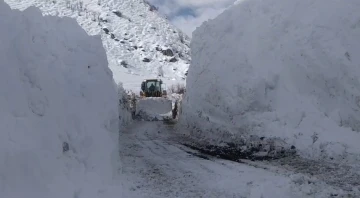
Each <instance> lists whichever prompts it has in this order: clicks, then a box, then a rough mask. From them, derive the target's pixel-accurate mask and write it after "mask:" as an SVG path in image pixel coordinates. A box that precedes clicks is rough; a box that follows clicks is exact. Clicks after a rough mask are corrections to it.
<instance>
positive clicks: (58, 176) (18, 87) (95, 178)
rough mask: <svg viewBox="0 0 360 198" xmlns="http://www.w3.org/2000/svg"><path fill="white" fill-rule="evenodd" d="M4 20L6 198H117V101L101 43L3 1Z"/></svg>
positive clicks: (0, 187) (1, 121)
mask: <svg viewBox="0 0 360 198" xmlns="http://www.w3.org/2000/svg"><path fill="white" fill-rule="evenodd" d="M0 18H1V20H0V27H1V28H0V35H1V36H0V43H1V45H0V71H1V72H0V109H1V110H0V126H1V128H0V131H1V133H0V197H8V198H11V197H38V198H49V197H53V198H56V197H59V198H60V197H61V198H63V197H79V198H80V197H86V198H90V197H96V198H97V197H111V196H109V194H108V193H110V192H112V193H117V194H119V193H120V192H121V187H119V186H117V187H116V188H111V183H112V177H113V175H114V171H116V169H117V168H118V163H119V157H118V124H119V122H118V117H119V113H118V111H117V108H118V99H117V97H118V96H117V91H116V85H115V83H114V82H113V79H112V73H111V71H110V70H109V68H108V67H107V59H106V53H105V50H104V48H103V46H102V43H101V39H100V38H99V37H89V36H88V35H87V34H86V32H85V31H84V30H83V29H82V28H81V27H80V26H79V25H78V24H77V23H76V21H75V20H72V19H69V18H62V19H61V18H58V17H51V16H46V17H43V16H42V14H41V12H40V10H38V9H37V8H33V7H31V8H29V9H27V10H25V11H24V12H20V11H15V10H11V9H10V7H9V6H8V5H6V4H5V3H4V2H3V1H2V0H0ZM111 189H113V190H114V191H112V190H111ZM110 190H111V191H110Z"/></svg>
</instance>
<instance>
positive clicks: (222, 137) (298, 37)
mask: <svg viewBox="0 0 360 198" xmlns="http://www.w3.org/2000/svg"><path fill="white" fill-rule="evenodd" d="M359 10H360V4H359V3H358V1H356V0H348V1H346V2H343V1H336V0H318V1H312V0H294V1H281V0H266V1H265V0H251V1H250V0H248V1H246V0H244V1H239V2H238V3H237V5H235V6H233V7H232V8H231V9H229V10H227V11H225V12H224V13H223V14H221V15H220V16H218V17H217V18H216V19H214V20H210V21H208V22H205V23H204V24H203V25H202V26H201V27H200V28H198V29H197V30H196V31H195V32H194V34H193V40H192V45H191V50H192V62H191V66H190V69H189V76H188V78H187V94H186V95H187V96H186V98H185V99H184V102H183V115H182V116H181V117H182V123H183V124H185V125H187V126H188V128H189V129H190V130H191V131H192V135H194V136H196V137H202V138H203V139H205V140H209V141H212V142H213V143H221V142H222V141H225V142H234V143H237V144H239V145H243V144H244V142H245V144H246V143H249V142H253V143H255V144H256V143H259V142H261V145H257V146H258V147H259V148H260V149H262V150H263V151H265V152H268V151H269V150H274V148H276V146H279V147H280V148H281V147H283V146H284V148H289V147H291V146H292V145H293V146H295V148H296V149H297V150H298V152H299V153H300V154H301V155H302V156H304V157H309V158H313V159H319V158H321V159H331V160H336V159H338V160H343V162H345V161H348V160H359V154H360V144H359V143H358V141H359V139H360V125H359V123H360V111H359V110H360V102H359V101H360V81H359V79H360V68H359V65H360V57H359V56H358V55H357V53H358V52H359V51H360V39H359V38H360V12H359ZM259 137H265V138H261V139H263V140H261V139H259ZM273 140H277V141H274V142H273ZM285 143H286V144H285ZM264 144H267V146H264ZM269 144H270V145H271V146H270V147H269V146H268V145H269ZM253 146H254V145H253ZM293 148H294V147H293Z"/></svg>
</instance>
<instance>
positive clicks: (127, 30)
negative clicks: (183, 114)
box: [5, 0, 190, 84]
mask: <svg viewBox="0 0 360 198" xmlns="http://www.w3.org/2000/svg"><path fill="white" fill-rule="evenodd" d="M5 2H6V3H8V4H9V5H10V6H11V7H12V8H16V9H20V10H23V9H25V8H27V7H29V6H36V7H38V8H40V9H41V10H42V12H43V14H44V15H56V16H60V17H62V16H68V17H72V18H75V19H76V20H77V21H78V23H79V24H80V25H81V26H82V27H83V28H84V30H85V31H86V32H87V33H88V34H89V35H97V34H100V35H101V38H102V41H103V46H104V48H105V50H106V52H107V57H108V61H109V67H110V69H111V70H112V71H113V73H114V79H115V81H116V82H120V81H126V79H124V74H130V75H134V76H139V75H140V76H145V77H158V76H159V75H160V76H161V77H162V78H165V79H169V80H171V79H175V80H184V79H185V78H186V75H185V74H186V72H187V70H188V64H189V61H190V49H189V45H190V38H189V37H188V36H186V35H185V34H184V33H182V32H181V31H180V30H179V29H178V28H176V27H175V26H173V25H171V24H170V23H169V21H168V20H167V19H166V18H164V17H163V16H161V15H160V14H159V13H157V11H156V9H155V7H154V6H152V5H151V4H149V3H148V2H147V1H144V0H80V1H78V0H76V1H75V0H53V1H49V0H6V1H5ZM105 28H106V29H105ZM105 31H108V33H105ZM168 49H170V50H171V51H172V53H173V54H171V52H170V53H166V52H163V51H165V50H168ZM164 54H167V55H164ZM144 59H149V61H150V62H144ZM171 59H173V60H175V59H176V60H177V61H176V62H171V61H170V60H171ZM139 84H140V82H139Z"/></svg>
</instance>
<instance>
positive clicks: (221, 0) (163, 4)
mask: <svg viewBox="0 0 360 198" xmlns="http://www.w3.org/2000/svg"><path fill="white" fill-rule="evenodd" d="M235 1H236V0H148V2H150V3H151V4H153V5H154V6H156V7H158V8H159V12H161V13H162V14H164V15H166V16H167V17H168V19H169V20H170V21H171V22H172V23H173V24H174V25H176V26H177V27H178V28H180V29H181V30H182V31H183V32H184V33H186V34H187V35H189V36H190V37H191V34H192V32H193V31H194V30H195V29H196V27H198V26H200V25H201V24H202V22H204V21H206V20H208V19H212V18H215V17H216V16H218V15H219V14H220V13H222V12H223V11H224V10H225V9H226V8H227V7H228V6H230V5H232V4H233V3H234V2H235Z"/></svg>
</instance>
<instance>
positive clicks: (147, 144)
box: [120, 121, 341, 198]
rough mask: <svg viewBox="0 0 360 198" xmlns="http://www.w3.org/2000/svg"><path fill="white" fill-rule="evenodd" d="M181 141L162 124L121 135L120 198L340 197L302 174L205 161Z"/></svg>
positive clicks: (138, 124)
mask: <svg viewBox="0 0 360 198" xmlns="http://www.w3.org/2000/svg"><path fill="white" fill-rule="evenodd" d="M179 139H181V137H179V136H177V135H176V134H174V133H173V132H172V130H171V126H166V125H163V123H162V122H140V121H139V122H135V123H134V124H133V125H132V126H129V128H128V130H126V131H125V132H124V133H122V134H121V135H120V145H121V151H120V155H121V161H122V168H121V170H120V172H121V178H122V185H123V189H124V193H123V195H122V196H121V197H126V198H128V197H129V198H141V197H146V198H151V197H206V198H210V197H247V198H279V197H282V198H286V197H291V198H296V197H331V196H334V197H341V196H340V194H341V193H339V191H338V190H335V189H333V188H332V187H330V186H327V185H325V184H324V183H323V182H321V181H316V180H314V179H310V178H307V177H306V176H304V175H302V174H294V173H291V172H289V171H285V170H279V169H276V168H274V167H273V168H271V167H270V166H261V164H259V166H256V165H249V164H248V163H236V162H231V161H227V160H222V159H218V158H213V157H210V156H205V155H203V154H200V153H198V152H196V151H194V150H191V149H189V148H187V147H185V146H183V145H181V144H180V143H179V141H178V140H179ZM256 167H258V168H256ZM259 167H264V168H259Z"/></svg>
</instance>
